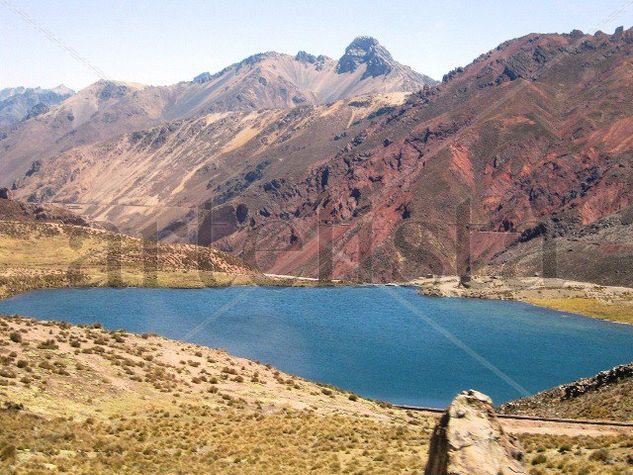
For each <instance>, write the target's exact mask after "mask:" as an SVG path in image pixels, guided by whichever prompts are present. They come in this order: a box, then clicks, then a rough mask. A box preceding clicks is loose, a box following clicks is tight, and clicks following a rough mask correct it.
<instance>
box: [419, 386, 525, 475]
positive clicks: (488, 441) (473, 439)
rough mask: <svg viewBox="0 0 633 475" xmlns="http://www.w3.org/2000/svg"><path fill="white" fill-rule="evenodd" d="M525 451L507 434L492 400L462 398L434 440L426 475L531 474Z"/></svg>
mask: <svg viewBox="0 0 633 475" xmlns="http://www.w3.org/2000/svg"><path fill="white" fill-rule="evenodd" d="M523 455H524V453H523V449H522V448H521V446H520V445H519V443H518V441H516V440H515V439H514V438H512V437H510V436H509V435H507V434H506V433H505V432H504V431H503V429H502V428H501V424H500V423H499V421H498V420H497V418H496V416H495V412H494V409H493V407H492V401H491V400H490V398H489V397H488V396H486V395H484V394H481V393H479V392H477V391H472V390H471V391H465V392H463V393H461V394H460V395H458V396H457V397H456V398H455V399H454V400H453V402H452V403H451V405H450V406H449V408H448V409H447V411H446V413H445V414H444V415H443V416H442V419H441V420H440V422H439V423H438V424H437V426H436V427H435V429H434V431H433V436H432V438H431V446H430V449H429V460H428V462H427V465H426V470H425V471H424V473H425V474H426V475H446V474H451V475H471V474H473V473H476V474H480V475H488V474H489V475H499V474H501V473H504V474H510V473H512V474H517V473H527V471H526V469H525V467H524V466H523V463H522V460H523Z"/></svg>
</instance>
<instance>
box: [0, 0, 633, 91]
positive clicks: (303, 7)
mask: <svg viewBox="0 0 633 475" xmlns="http://www.w3.org/2000/svg"><path fill="white" fill-rule="evenodd" d="M12 9H18V10H20V12H22V15H20V14H17V13H16V12H15V11H14V10H12ZM25 16H26V17H28V18H27V19H25ZM31 20H32V21H33V22H34V23H35V26H34V25H33V24H32V23H29V22H30V21H31ZM632 24H633V1H632V0H599V1H598V0H575V1H574V0H550V1H545V0H531V1H514V0H506V1H497V0H480V1H477V0H473V1H466V0H441V1H439V0H438V1H433V2H431V1H421V0H391V1H390V2H379V1H374V0H349V1H348V0H321V1H302V0H294V1H290V0H269V1H267V2H264V1H255V0H233V1H231V0H222V1H219V0H207V1H201V0H182V1H176V0H173V1H172V0H152V1H150V0H128V1H124V0H74V1H73V0H46V1H44V0H0V88H3V87H7V86H18V85H25V86H38V85H39V86H43V87H52V86H55V85H57V84H59V83H65V84H66V85H68V86H69V87H73V88H76V89H77V88H82V87H85V86H87V85H88V84H90V83H92V82H94V81H96V80H98V79H99V76H98V74H97V73H96V72H95V71H94V70H93V69H91V68H90V67H88V66H87V65H86V64H85V63H84V62H83V61H81V60H79V59H77V58H75V57H73V55H75V56H77V55H79V56H80V57H81V58H84V59H85V60H87V61H88V62H89V63H90V64H92V65H93V66H95V67H96V68H98V69H99V70H102V71H103V72H104V73H105V75H106V77H108V78H111V79H121V80H127V81H136V82H141V83H147V84H171V83H175V82H178V81H182V80H189V79H191V78H192V77H193V76H194V75H196V74H198V73H200V72H202V71H211V72H214V71H217V70H219V69H221V68H223V67H224V66H226V65H228V64H231V63H233V62H236V61H239V60H240V59H242V58H244V57H246V56H249V55H251V54H253V53H256V52H261V51H270V50H274V51H279V52H285V53H291V54H294V53H296V52H297V51H298V50H300V49H303V50H306V51H308V52H311V53H314V54H326V55H328V56H332V57H334V58H338V57H339V56H340V55H341V54H342V52H343V50H344V48H345V46H347V44H349V42H350V41H351V40H352V39H353V38H354V37H355V36H358V35H371V36H375V37H376V38H378V39H379V40H380V42H381V43H383V44H384V45H385V46H386V47H387V48H388V49H389V50H390V51H391V53H392V54H393V56H394V57H395V58H396V59H397V60H399V61H400V62H402V63H404V64H408V65H410V66H412V67H413V68H414V69H416V70H418V71H420V72H423V73H425V74H428V75H430V76H432V77H434V78H437V79H440V78H441V77H442V75H443V74H444V73H445V72H447V71H449V70H450V69H452V68H454V67H456V66H462V65H466V64H468V63H469V62H470V61H471V60H473V59H474V58H475V57H476V56H478V55H479V54H481V53H483V52H486V51H488V50H489V49H491V48H494V47H495V46H497V45H498V44H499V43H501V42H502V41H505V40H507V39H510V38H515V37H518V36H522V35H524V34H527V33H530V32H541V33H548V32H569V31H571V30H572V29H574V28H578V29H581V30H583V31H588V32H594V31H595V30H596V29H601V30H603V31H605V32H607V33H611V32H613V30H614V29H615V27H617V26H619V25H624V26H625V28H628V27H629V26H631V25H632ZM36 28H43V29H44V30H45V31H46V33H42V32H41V31H38V30H37V29H36ZM47 35H48V36H50V35H53V36H54V37H55V38H56V39H57V40H59V42H61V43H63V44H64V45H66V46H68V47H70V48H72V49H73V50H74V53H70V52H68V51H67V50H65V49H64V48H62V47H60V46H59V44H58V43H57V42H56V41H55V40H54V39H51V38H50V37H48V36H47Z"/></svg>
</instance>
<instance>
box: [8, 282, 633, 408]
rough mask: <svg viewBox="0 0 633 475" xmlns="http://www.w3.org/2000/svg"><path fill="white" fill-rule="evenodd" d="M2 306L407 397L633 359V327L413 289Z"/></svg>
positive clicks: (556, 376) (542, 379)
mask: <svg viewBox="0 0 633 475" xmlns="http://www.w3.org/2000/svg"><path fill="white" fill-rule="evenodd" d="M0 313H2V314H20V315H27V316H31V317H34V318H38V319H48V320H52V319H54V320H65V321H69V322H71V323H93V322H100V323H102V324H103V325H104V326H105V327H106V328H110V329H120V328H123V329H126V330H129V331H132V332H139V333H141V332H154V333H157V334H159V335H162V336H165V337H169V338H174V339H179V340H186V341H190V342H194V343H198V344H203V345H207V346H211V347H217V348H225V349H226V350H228V351H229V352H230V353H232V354H235V355H239V356H244V357H247V358H250V359H253V360H259V361H261V362H265V363H271V364H272V365H273V366H275V367H277V368H278V369H280V370H282V371H286V372H288V373H292V374H296V375H298V376H302V377H304V378H307V379H311V380H315V381H319V382H323V383H329V384H333V385H336V386H339V387H341V388H344V389H348V390H351V391H354V392H356V393H358V394H361V395H363V396H366V397H370V398H375V399H381V400H386V401H390V402H393V403H398V404H411V405H423V406H432V407H444V406H446V405H447V404H448V403H449V402H450V400H451V399H452V398H453V397H454V396H455V394H456V393H458V392H459V391H461V390H463V389H469V388H475V389H478V390H480V391H482V392H484V393H487V394H489V395H490V396H491V397H492V398H493V399H494V401H495V403H502V402H504V401H507V400H509V399H516V398H519V397H521V396H524V395H526V394H527V393H534V392H537V391H539V390H543V389H546V388H549V387H552V386H556V385H558V384H562V383H565V382H568V381H572V380H574V379H577V378H580V377H584V376H589V375H593V374H595V373H597V372H598V371H601V370H603V369H607V368H610V367H612V366H615V365H617V364H621V363H626V362H630V361H633V327H631V326H625V325H617V324H611V323H606V322H603V321H599V320H593V319H589V318H583V317H578V316H574V315H569V314H565V313H560V312H554V311H550V310H545V309H540V308H536V307H533V306H530V305H525V304H522V303H517V302H501V301H482V300H465V299H436V298H428V297H421V296H419V295H417V294H416V291H415V290H414V289H410V288H396V287H364V288H314V289H309V288H308V289H302V288H262V287H235V288H225V289H200V290H166V289H71V290H41V291H35V292H31V293H28V294H24V295H20V296H17V297H14V298H11V299H8V300H5V301H0Z"/></svg>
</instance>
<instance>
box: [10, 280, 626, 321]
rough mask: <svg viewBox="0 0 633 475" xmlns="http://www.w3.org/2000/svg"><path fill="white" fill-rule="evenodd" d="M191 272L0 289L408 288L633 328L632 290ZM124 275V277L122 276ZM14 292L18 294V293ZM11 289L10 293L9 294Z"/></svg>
mask: <svg viewBox="0 0 633 475" xmlns="http://www.w3.org/2000/svg"><path fill="white" fill-rule="evenodd" d="M192 273H193V272H191V271H185V270H183V271H180V272H178V271H171V272H162V273H161V274H162V275H161V276H160V279H157V280H156V282H155V285H147V283H146V282H143V281H139V279H138V276H137V275H136V273H134V275H130V274H127V275H126V276H125V277H127V278H125V277H124V278H123V279H122V280H121V281H120V282H110V281H108V279H107V276H106V275H104V274H103V273H102V272H92V273H90V272H89V273H88V274H84V275H83V276H82V277H83V282H81V283H77V282H70V281H68V279H67V276H61V275H41V276H35V277H31V278H27V279H24V280H18V281H16V282H14V284H15V285H14V286H7V284H6V283H5V285H0V300H6V299H9V298H12V297H15V296H18V295H21V294H25V293H28V292H30V291H34V290H45V289H51V290H55V289H88V288H103V289H107V288H110V289H122V288H138V289H173V290H179V289H183V290H194V289H214V288H218V289H219V288H229V287H251V286H252V287H273V288H275V287H277V288H281V287H283V288H322V287H325V288H329V287H332V288H334V287H351V288H360V287H380V286H386V287H407V288H413V289H416V291H417V292H418V294H420V295H423V296H427V297H438V298H466V299H478V300H509V301H516V302H522V303H526V304H530V305H534V306H536V307H540V308H546V309H549V310H555V311H559V312H564V313H570V314H574V315H578V316H581V317H586V318H594V319H598V320H605V321H609V322H611V323H618V324H622V325H633V288H628V287H614V286H601V285H598V284H592V283H588V282H576V281H568V280H563V279H544V278H537V277H525V278H520V277H518V278H517V277H513V278H503V277H498V276H474V277H472V278H471V280H470V282H468V283H467V284H466V285H463V283H460V280H459V278H458V277H457V276H441V277H440V276H438V277H432V278H431V277H428V278H421V279H415V280H412V281H410V282H397V283H396V282H388V283H368V282H351V281H344V280H333V281H328V282H321V281H319V280H318V279H313V278H303V277H295V276H277V275H271V274H229V273H222V272H208V273H206V274H209V275H201V274H200V273H194V275H195V277H193V278H192V275H191V274H192ZM124 274H125V272H124ZM16 286H17V288H16ZM8 287H9V288H8Z"/></svg>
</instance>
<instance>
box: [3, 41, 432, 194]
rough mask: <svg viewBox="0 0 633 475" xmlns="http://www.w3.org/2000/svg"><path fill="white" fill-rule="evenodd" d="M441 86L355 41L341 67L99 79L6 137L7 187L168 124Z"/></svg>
mask: <svg viewBox="0 0 633 475" xmlns="http://www.w3.org/2000/svg"><path fill="white" fill-rule="evenodd" d="M434 83H435V81H433V80H432V79H430V78H428V77H427V76H424V75H422V74H418V73H416V72H414V71H413V70H411V69H410V68H408V67H406V66H403V65H401V64H400V63H398V62H397V61H395V60H394V59H393V58H392V57H391V55H390V54H389V52H388V51H387V50H386V49H385V48H384V47H383V46H381V45H380V44H379V43H378V42H377V41H376V40H375V39H373V38H368V37H359V38H356V39H355V40H354V41H353V42H352V43H351V44H350V45H349V46H348V47H347V49H346V51H345V54H344V55H343V56H342V57H341V59H340V60H339V61H334V60H332V59H330V58H327V57H324V56H313V55H309V54H307V53H305V52H300V53H298V54H297V55H296V56H290V55H286V54H280V53H274V52H271V53H262V54H257V55H254V56H251V57H249V58H247V59H245V60H243V61H241V62H239V63H236V64H233V65H231V66H229V67H227V68H225V69H223V70H222V71H220V72H218V73H217V74H214V75H211V74H209V73H203V74H200V75H198V76H196V78H194V80H193V81H186V82H180V83H178V84H174V85H172V86H146V85H142V84H137V83H131V82H121V81H109V80H100V81H98V82H96V83H95V84H92V85H91V86H89V87H87V88H85V89H83V90H81V91H79V92H78V93H77V94H76V95H74V96H73V97H71V98H70V99H69V100H67V101H65V102H64V103H63V104H60V105H59V107H56V108H54V109H52V110H50V112H48V113H46V114H42V115H40V116H39V117H37V118H36V120H31V121H27V122H25V123H24V124H21V125H20V127H17V129H16V130H14V131H12V133H11V134H9V136H8V137H6V138H5V140H4V141H3V142H2V144H1V146H2V156H0V169H1V170H2V172H3V174H2V177H1V178H0V185H5V186H6V185H9V184H11V183H12V182H13V180H15V179H16V178H19V177H21V176H23V175H24V173H25V172H27V171H28V170H29V168H30V167H31V164H32V163H33V162H36V161H38V160H43V159H47V158H50V157H53V156H55V155H57V154H59V153H61V152H63V151H66V150H69V149H72V148H74V147H76V146H79V145H87V144H92V143H97V142H100V141H104V140H107V139H110V138H113V137H117V136H120V135H121V134H123V133H126V132H133V131H137V130H143V129H148V128H150V127H153V126H156V125H158V124H161V123H165V122H166V121H173V120H177V119H184V118H195V117H200V116H201V115H204V114H209V113H213V112H227V111H257V110H261V109H279V108H289V107H293V106H297V105H316V104H324V103H327V102H331V101H335V100H338V99H342V98H347V97H352V96H355V95H359V94H374V93H389V92H412V91H416V90H419V89H421V88H422V87H423V86H424V85H427V84H434Z"/></svg>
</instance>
